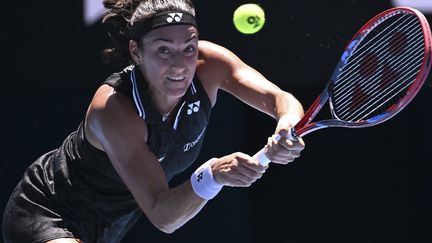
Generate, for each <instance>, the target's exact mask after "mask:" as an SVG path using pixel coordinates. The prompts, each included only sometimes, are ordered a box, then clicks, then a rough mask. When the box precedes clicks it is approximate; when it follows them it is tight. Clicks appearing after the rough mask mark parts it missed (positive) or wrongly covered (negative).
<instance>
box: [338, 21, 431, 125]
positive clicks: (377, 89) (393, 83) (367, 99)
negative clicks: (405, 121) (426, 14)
mask: <svg viewBox="0 0 432 243" xmlns="http://www.w3.org/2000/svg"><path fill="white" fill-rule="evenodd" d="M388 20H393V22H392V21H388ZM384 22H386V21H384ZM387 22H389V23H386V24H387V26H385V25H382V26H377V28H376V29H377V31H375V30H372V31H370V33H369V36H366V37H365V39H364V40H363V41H364V42H365V43H364V44H362V43H360V45H361V46H359V47H358V48H357V49H356V50H355V51H354V52H353V54H352V56H351V57H350V58H349V61H348V63H347V65H346V66H345V67H343V70H342V72H341V73H340V74H339V75H338V76H337V77H338V80H337V82H336V83H334V87H333V92H334V96H333V97H334V99H333V100H332V102H333V106H334V109H335V113H336V114H337V116H338V118H339V119H343V120H347V121H361V120H363V119H365V118H368V117H370V116H371V115H372V116H376V115H379V114H382V113H383V112H385V111H386V110H387V109H388V108H389V107H391V106H393V105H394V104H396V103H397V102H398V101H399V100H400V99H401V98H402V97H404V93H405V92H406V90H407V89H408V87H409V86H410V84H411V83H412V82H413V81H414V79H415V77H416V75H417V73H418V70H419V67H420V66H421V64H422V62H423V55H422V53H423V52H424V45H423V42H424V40H423V34H422V29H421V27H420V25H419V22H418V19H417V18H415V17H413V16H410V15H403V16H401V17H399V18H398V19H396V20H395V17H391V18H388V19H387ZM378 27H380V28H381V30H380V28H378ZM376 33H377V34H376ZM374 34H375V35H374ZM402 74H403V75H402Z"/></svg>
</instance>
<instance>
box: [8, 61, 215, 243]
mask: <svg viewBox="0 0 432 243" xmlns="http://www.w3.org/2000/svg"><path fill="white" fill-rule="evenodd" d="M104 84H108V85H111V86H112V87H114V88H115V89H116V90H117V91H118V92H121V93H122V94H124V95H125V96H127V97H129V98H130V99H131V100H132V101H133V103H134V104H135V106H136V110H137V115H138V116H140V117H141V118H142V119H145V121H146V124H147V128H148V141H147V144H148V146H149V147H150V149H151V150H152V152H153V153H154V154H155V155H156V156H157V158H158V159H159V161H160V162H161V165H162V167H163V169H164V171H165V174H166V177H167V180H170V179H171V178H172V177H173V176H174V175H176V174H178V173H180V172H182V171H184V170H185V169H186V168H188V167H189V166H190V165H191V164H192V163H193V162H194V161H195V159H196V158H197V157H198V154H199V151H200V149H201V146H202V143H203V136H204V133H205V129H206V126H207V123H208V120H209V117H210V113H211V108H212V107H211V103H210V100H209V98H208V96H207V94H206V92H205V90H204V89H203V87H202V85H201V83H200V82H199V80H198V79H197V78H196V77H195V78H194V81H193V82H192V83H191V85H190V87H189V88H188V90H187V92H186V94H185V95H184V96H183V97H182V99H181V100H180V108H179V110H178V113H177V114H176V119H175V121H174V123H173V124H171V125H169V124H167V123H166V122H165V121H164V120H163V117H161V116H160V115H159V114H158V113H157V112H156V110H155V108H154V107H153V105H152V103H151V97H150V95H149V89H148V86H147V84H146V82H145V80H144V79H143V76H142V74H141V73H140V72H139V70H138V68H135V67H134V66H130V67H128V68H126V69H124V70H123V71H122V72H120V73H114V74H112V75H111V76H110V77H109V78H108V79H107V80H106V81H105V82H104ZM141 215H142V211H141V210H140V208H139V207H138V204H137V203H136V202H135V200H134V198H133V197H132V195H131V193H130V192H129V190H128V189H127V188H126V186H125V184H124V183H123V182H122V180H121V178H120V177H119V175H118V174H117V172H116V171H115V169H114V167H113V166H112V164H111V162H110V160H109V159H108V156H107V154H106V153H105V152H103V151H101V150H98V149H97V148H95V147H94V146H92V145H91V144H90V143H89V142H88V141H87V140H86V137H85V134H84V124H83V123H81V124H80V125H79V126H78V128H77V130H76V131H74V132H72V133H71V134H70V135H69V136H68V137H67V138H66V139H65V140H64V142H63V144H62V145H61V146H60V147H59V148H58V149H56V150H53V151H50V152H48V153H46V154H44V155H42V156H41V157H40V158H38V159H37V160H36V161H35V162H34V163H33V164H31V165H30V166H29V168H28V169H27V170H26V171H25V173H24V176H23V178H22V179H21V181H20V182H19V183H18V185H17V186H16V188H15V190H14V191H13V193H12V195H11V197H10V199H9V202H8V204H7V206H6V209H5V213H4V216H3V237H4V240H5V242H6V243H35V242H45V241H48V240H52V239H56V238H79V239H81V240H82V241H84V242H87V243H92V242H104V243H108V242H120V240H121V239H122V238H123V236H124V235H125V234H126V232H127V231H128V230H129V229H130V228H131V227H132V225H133V224H134V223H135V222H136V221H137V220H138V218H139V217H140V216H141Z"/></svg>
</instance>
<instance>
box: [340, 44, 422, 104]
mask: <svg viewBox="0 0 432 243" xmlns="http://www.w3.org/2000/svg"><path fill="white" fill-rule="evenodd" d="M419 38H421V36H419ZM421 40H422V39H420V41H421ZM415 44H417V46H413V45H415ZM418 45H422V43H421V42H412V43H410V44H408V46H407V47H408V48H409V50H408V51H407V53H406V54H407V55H413V56H417V55H418V54H420V52H422V49H419V46H418ZM420 47H421V46H420ZM380 57H381V58H382V57H387V58H388V57H389V53H388V52H387V53H386V54H384V55H383V56H380ZM371 58H373V57H368V59H365V63H367V65H366V66H364V67H362V68H361V69H360V71H361V73H363V75H358V74H354V75H351V76H348V77H345V79H340V80H338V83H339V84H340V85H339V86H338V89H337V90H335V98H336V97H337V98H336V99H335V101H336V102H340V103H342V100H343V99H346V98H347V97H350V96H349V95H350V93H349V92H347V90H348V89H349V88H351V85H352V84H361V85H363V86H365V83H369V84H374V83H375V84H376V83H377V82H376V81H378V79H379V78H381V76H380V75H382V74H383V73H381V72H377V71H376V69H377V67H378V66H379V65H383V64H384V63H386V62H382V63H378V62H373V61H370V59H371ZM377 60H379V59H378V57H377ZM402 60H406V61H407V62H409V60H411V59H409V58H399V59H393V60H391V61H390V63H388V62H387V64H393V65H394V64H396V65H399V64H400V62H401V61H402ZM369 62H370V63H369ZM407 62H405V63H407ZM371 63H372V64H371ZM403 64H404V63H402V64H401V65H403ZM405 66H406V65H405ZM356 68H358V67H356ZM364 73H366V74H372V75H370V77H368V78H369V80H368V79H364V76H367V75H365V74H364ZM355 75H356V76H355ZM344 81H346V82H344Z"/></svg>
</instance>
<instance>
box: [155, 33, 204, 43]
mask: <svg viewBox="0 0 432 243" xmlns="http://www.w3.org/2000/svg"><path fill="white" fill-rule="evenodd" d="M193 39H197V36H196V35H193V36H192V37H190V38H188V39H187V40H185V42H184V43H188V42H190V41H191V40H193ZM157 41H164V42H169V43H173V42H174V41H172V40H169V39H165V38H162V37H161V38H156V39H154V40H153V42H157Z"/></svg>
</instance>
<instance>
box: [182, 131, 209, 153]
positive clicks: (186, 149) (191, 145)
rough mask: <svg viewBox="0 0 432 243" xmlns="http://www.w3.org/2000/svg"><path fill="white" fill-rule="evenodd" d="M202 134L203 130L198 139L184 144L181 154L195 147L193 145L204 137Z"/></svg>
mask: <svg viewBox="0 0 432 243" xmlns="http://www.w3.org/2000/svg"><path fill="white" fill-rule="evenodd" d="M204 132H205V128H204V129H203V130H202V131H201V133H200V134H199V135H198V137H197V138H196V139H195V140H194V141H192V142H190V143H187V144H185V145H184V146H183V152H187V151H189V150H190V149H191V148H193V147H195V145H196V144H197V143H198V142H199V141H200V139H201V137H202V136H203V135H204Z"/></svg>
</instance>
